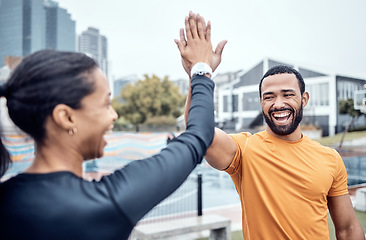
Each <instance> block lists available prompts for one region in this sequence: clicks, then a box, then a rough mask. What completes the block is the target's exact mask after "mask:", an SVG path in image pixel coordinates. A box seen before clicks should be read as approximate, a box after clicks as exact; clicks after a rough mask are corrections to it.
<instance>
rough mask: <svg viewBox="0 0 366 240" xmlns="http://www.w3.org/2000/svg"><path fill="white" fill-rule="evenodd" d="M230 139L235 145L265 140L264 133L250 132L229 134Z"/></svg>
mask: <svg viewBox="0 0 366 240" xmlns="http://www.w3.org/2000/svg"><path fill="white" fill-rule="evenodd" d="M229 136H231V138H233V139H234V141H235V142H237V143H239V144H240V143H244V142H246V141H247V140H249V139H264V138H265V131H260V132H256V133H251V132H239V133H231V134H229Z"/></svg>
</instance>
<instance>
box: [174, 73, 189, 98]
mask: <svg viewBox="0 0 366 240" xmlns="http://www.w3.org/2000/svg"><path fill="white" fill-rule="evenodd" d="M170 81H171V82H172V83H173V84H174V85H175V86H177V87H178V89H179V92H180V94H182V95H183V96H185V95H187V94H188V88H189V80H188V77H187V78H186V79H182V78H180V79H176V80H170Z"/></svg>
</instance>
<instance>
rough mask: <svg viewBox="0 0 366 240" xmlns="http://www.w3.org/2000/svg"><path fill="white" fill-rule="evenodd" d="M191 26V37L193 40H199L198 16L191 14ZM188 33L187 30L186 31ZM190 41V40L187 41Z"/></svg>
mask: <svg viewBox="0 0 366 240" xmlns="http://www.w3.org/2000/svg"><path fill="white" fill-rule="evenodd" d="M189 26H190V29H191V35H192V38H193V39H197V38H198V37H199V36H198V33H197V19H196V14H194V13H192V12H189ZM186 32H187V30H186ZM187 40H189V39H187Z"/></svg>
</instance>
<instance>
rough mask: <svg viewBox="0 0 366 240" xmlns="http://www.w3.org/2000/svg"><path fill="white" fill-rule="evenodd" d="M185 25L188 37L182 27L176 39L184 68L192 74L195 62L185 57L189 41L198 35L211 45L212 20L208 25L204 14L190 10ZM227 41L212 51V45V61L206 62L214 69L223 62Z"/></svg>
mask: <svg viewBox="0 0 366 240" xmlns="http://www.w3.org/2000/svg"><path fill="white" fill-rule="evenodd" d="M185 25H186V34H187V38H186V36H185V34H184V29H180V34H179V35H180V40H177V39H175V40H174V41H175V43H176V44H177V46H178V48H179V51H180V53H181V56H182V65H183V68H184V70H185V71H186V72H187V74H188V75H189V76H190V71H191V68H192V67H193V65H194V64H192V63H193V62H192V61H190V60H188V59H187V58H186V57H185V54H186V53H187V52H186V49H187V48H188V47H189V46H188V41H190V39H191V38H192V37H194V36H197V35H198V36H199V37H200V38H202V40H203V39H205V40H206V41H207V42H209V43H210V45H211V22H210V21H209V22H208V23H207V25H206V22H205V19H204V18H203V17H202V16H200V15H199V14H197V15H196V14H194V13H192V12H189V17H188V18H187V17H186V20H185ZM195 25H196V27H195ZM196 32H197V33H196ZM226 43H227V41H226V40H223V41H221V42H220V43H219V44H218V45H217V47H216V49H215V52H212V45H211V52H212V57H211V61H210V62H206V63H207V64H209V65H210V67H211V68H212V71H215V70H216V68H217V67H218V66H219V64H220V62H221V55H222V51H223V49H224V47H225V44H226ZM203 62H205V61H203Z"/></svg>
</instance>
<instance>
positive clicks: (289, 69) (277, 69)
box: [259, 65, 305, 98]
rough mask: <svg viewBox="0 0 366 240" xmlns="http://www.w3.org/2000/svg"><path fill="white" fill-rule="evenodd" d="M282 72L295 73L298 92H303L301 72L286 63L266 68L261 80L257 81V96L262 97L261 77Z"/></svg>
mask: <svg viewBox="0 0 366 240" xmlns="http://www.w3.org/2000/svg"><path fill="white" fill-rule="evenodd" d="M282 73H290V74H291V73H293V74H295V76H296V78H297V80H298V83H299V88H300V92H301V95H302V94H304V92H305V82H304V79H303V78H302V76H301V74H300V73H299V72H298V71H297V70H295V69H294V68H292V67H290V66H286V65H276V66H273V67H271V68H270V69H268V71H267V72H266V73H265V74H264V75H263V77H262V79H261V81H260V82H259V97H260V98H261V97H262V82H263V79H265V78H266V77H268V76H272V75H276V74H282Z"/></svg>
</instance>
